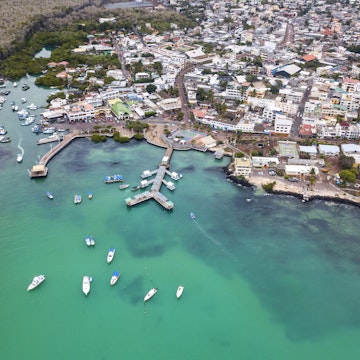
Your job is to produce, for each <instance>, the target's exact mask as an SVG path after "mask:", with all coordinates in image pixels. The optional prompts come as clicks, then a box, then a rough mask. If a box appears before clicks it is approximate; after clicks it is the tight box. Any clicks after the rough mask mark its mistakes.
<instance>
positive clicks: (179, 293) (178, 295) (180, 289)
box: [176, 285, 184, 299]
mask: <svg viewBox="0 0 360 360" xmlns="http://www.w3.org/2000/svg"><path fill="white" fill-rule="evenodd" d="M183 291H184V287H183V286H182V285H180V286H179V287H178V288H177V290H176V298H177V299H180V297H181V295H182V293H183Z"/></svg>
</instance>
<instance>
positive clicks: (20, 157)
mask: <svg viewBox="0 0 360 360" xmlns="http://www.w3.org/2000/svg"><path fill="white" fill-rule="evenodd" d="M16 161H17V162H18V163H21V162H22V161H23V156H22V154H17V157H16Z"/></svg>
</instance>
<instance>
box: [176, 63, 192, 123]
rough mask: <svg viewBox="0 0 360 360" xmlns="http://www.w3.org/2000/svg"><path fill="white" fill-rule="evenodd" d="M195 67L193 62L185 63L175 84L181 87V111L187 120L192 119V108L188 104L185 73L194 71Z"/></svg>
mask: <svg viewBox="0 0 360 360" xmlns="http://www.w3.org/2000/svg"><path fill="white" fill-rule="evenodd" d="M193 68H194V65H193V64H190V63H189V64H185V67H184V68H183V69H181V71H180V72H179V73H178V74H177V76H176V79H175V86H176V87H177V88H178V89H179V97H180V101H181V111H182V112H183V114H184V118H183V120H184V121H185V122H188V121H189V120H190V109H189V106H188V98H187V94H186V92H185V86H184V75H185V74H186V73H187V72H189V71H192V70H193Z"/></svg>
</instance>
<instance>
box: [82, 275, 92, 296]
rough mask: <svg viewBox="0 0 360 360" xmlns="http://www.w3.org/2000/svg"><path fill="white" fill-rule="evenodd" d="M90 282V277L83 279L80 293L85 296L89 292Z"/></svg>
mask: <svg viewBox="0 0 360 360" xmlns="http://www.w3.org/2000/svg"><path fill="white" fill-rule="evenodd" d="M91 282H92V277H90V276H87V275H86V276H84V277H83V281H82V291H83V293H84V294H85V295H87V294H88V293H89V292H90V286H91Z"/></svg>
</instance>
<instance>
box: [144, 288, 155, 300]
mask: <svg viewBox="0 0 360 360" xmlns="http://www.w3.org/2000/svg"><path fill="white" fill-rule="evenodd" d="M157 291H158V289H157V288H152V289H151V290H150V291H148V293H147V294H146V295H145V297H144V301H148V300H150V299H151V298H152V297H153V296H154V295H155V294H156V293H157Z"/></svg>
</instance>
